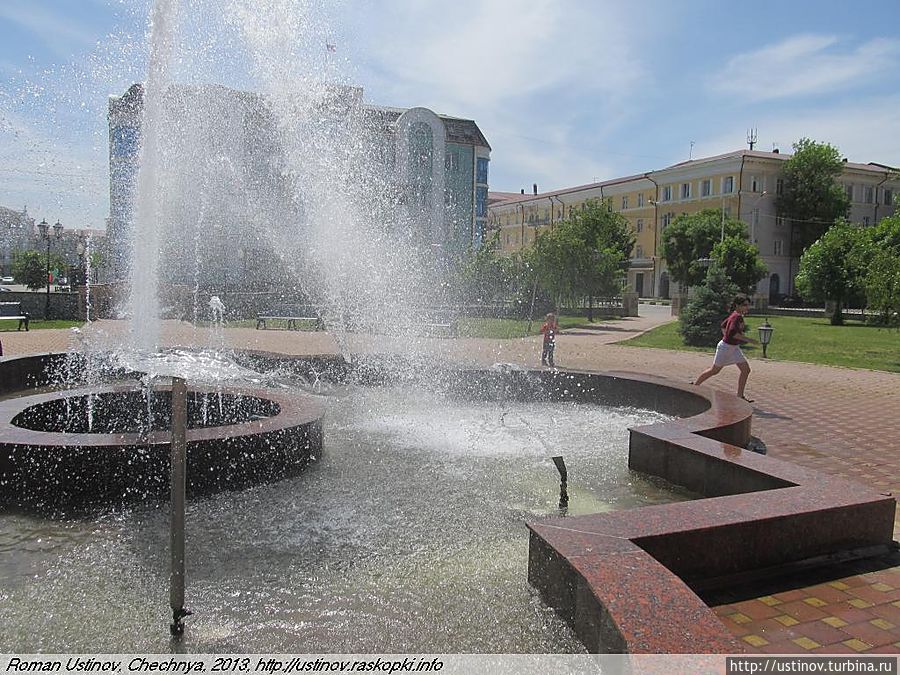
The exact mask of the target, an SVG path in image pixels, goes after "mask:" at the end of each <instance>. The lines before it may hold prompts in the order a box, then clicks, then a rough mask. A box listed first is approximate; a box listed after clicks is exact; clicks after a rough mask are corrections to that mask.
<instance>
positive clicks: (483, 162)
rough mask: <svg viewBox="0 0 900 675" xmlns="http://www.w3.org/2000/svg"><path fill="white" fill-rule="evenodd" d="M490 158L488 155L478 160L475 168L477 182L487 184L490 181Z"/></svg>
mask: <svg viewBox="0 0 900 675" xmlns="http://www.w3.org/2000/svg"><path fill="white" fill-rule="evenodd" d="M489 161H490V160H488V158H487V157H479V158H478V162H477V164H476V168H475V171H476V173H475V182H476V183H484V184H485V185H487V182H488V162H489Z"/></svg>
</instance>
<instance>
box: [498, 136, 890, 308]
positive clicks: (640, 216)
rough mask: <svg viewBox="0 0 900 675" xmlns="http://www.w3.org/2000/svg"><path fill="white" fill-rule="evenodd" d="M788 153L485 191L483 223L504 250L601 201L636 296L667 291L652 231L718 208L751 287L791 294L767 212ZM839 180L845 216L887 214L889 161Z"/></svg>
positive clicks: (857, 168)
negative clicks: (732, 226)
mask: <svg viewBox="0 0 900 675" xmlns="http://www.w3.org/2000/svg"><path fill="white" fill-rule="evenodd" d="M789 157H790V156H789V155H786V154H781V153H779V152H760V151H755V150H738V151H735V152H731V153H726V154H723V155H717V156H714V157H705V158H701V159H695V160H690V161H687V162H681V163H679V164H674V165H672V166H669V167H666V168H665V169H660V170H657V171H649V172H647V173H644V174H638V175H634V176H626V177H624V178H615V179H613V180H608V181H603V182H599V183H590V184H588V185H580V186H577V187H572V188H565V189H562V190H556V191H553V192H545V193H538V192H537V186H535V187H534V189H533V190H532V194H523V193H520V194H515V193H491V195H490V196H489V201H488V227H489V228H490V229H493V230H495V231H499V232H500V250H501V252H502V253H504V254H507V255H509V254H512V253H515V252H518V251H521V250H523V249H524V248H528V247H529V246H531V245H532V244H533V243H534V240H535V237H536V236H537V235H538V234H539V233H540V232H542V231H544V230H547V229H551V228H553V227H554V225H555V224H556V223H558V222H560V221H562V220H564V219H565V218H566V217H567V216H568V214H569V213H571V211H572V210H573V209H578V208H581V207H582V204H584V203H585V202H586V201H588V200H591V199H594V200H599V201H606V202H607V203H608V204H609V205H610V207H611V208H612V209H613V210H615V211H618V212H619V213H621V214H622V215H624V216H625V217H626V218H627V219H628V222H629V223H630V225H631V227H632V229H633V230H634V233H635V238H636V244H635V248H634V252H633V253H632V260H631V264H630V266H629V270H628V277H627V283H628V287H629V290H632V291H635V292H637V293H638V294H639V295H640V296H641V297H669V295H670V291H671V290H674V289H670V284H669V276H668V272H667V271H666V263H665V260H664V259H663V258H662V257H661V256H660V254H659V242H660V237H659V235H660V233H661V232H662V230H663V229H665V227H666V226H667V225H668V224H669V223H671V222H672V220H674V219H675V217H676V216H678V215H679V214H682V213H696V212H697V211H700V210H702V209H706V208H715V209H722V210H723V211H724V213H725V214H726V215H729V216H733V217H735V218H738V219H740V220H742V221H744V223H746V224H747V230H748V236H749V238H750V240H751V241H752V242H753V243H755V244H756V245H757V246H758V247H759V250H760V257H761V258H762V260H763V262H764V263H765V264H766V267H767V269H768V275H767V276H766V278H764V279H763V280H762V281H760V282H759V285H758V287H757V293H758V294H759V295H761V296H763V297H767V298H770V299H774V298H775V297H777V296H780V295H783V294H791V293H793V291H794V286H793V279H794V276H795V275H796V273H797V267H798V260H797V258H791V257H790V245H789V244H790V240H791V237H792V236H793V228H792V227H791V224H790V223H787V222H784V220H783V219H781V218H778V217H777V214H776V211H775V199H776V197H777V195H778V194H780V193H781V190H782V187H783V183H782V179H781V169H782V165H783V163H784V161H785V160H786V159H788V158H789ZM840 181H841V183H842V184H843V185H844V187H845V189H846V190H847V192H848V195H850V198H851V209H850V219H851V220H852V221H853V222H857V223H860V224H862V225H872V224H875V223H876V222H878V221H879V220H881V219H882V218H884V217H885V216H888V215H892V214H893V213H894V203H893V197H894V195H895V194H897V192H898V190H900V180H898V179H897V178H896V172H895V170H894V169H892V168H891V167H887V166H884V165H881V164H874V163H870V164H857V163H853V162H846V161H845V163H844V172H843V174H842V176H841V178H840ZM523 192H524V191H523Z"/></svg>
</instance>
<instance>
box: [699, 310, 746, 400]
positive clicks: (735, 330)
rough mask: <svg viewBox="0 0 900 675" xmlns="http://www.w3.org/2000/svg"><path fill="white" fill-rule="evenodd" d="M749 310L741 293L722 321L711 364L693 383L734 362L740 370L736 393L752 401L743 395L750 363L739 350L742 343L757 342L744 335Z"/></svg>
mask: <svg viewBox="0 0 900 675" xmlns="http://www.w3.org/2000/svg"><path fill="white" fill-rule="evenodd" d="M749 311H750V300H749V299H748V298H747V297H745V296H743V295H739V296H737V297H736V298H735V299H734V302H733V303H732V304H731V314H729V315H728V318H727V319H725V320H724V321H723V322H722V339H721V340H719V344H717V345H716V356H715V358H714V359H713V364H712V365H711V366H710V367H709V368H707V369H706V370H704V371H703V372H702V373H700V376H699V377H698V378H697V379H696V380H694V384H702V383H703V382H705V381H706V380H708V379H709V378H711V377H712V376H713V375H716V374H717V373H718V372H719V371H720V370H722V368H724V367H725V366H730V365H732V364H734V365H736V366H737V367H738V370H740V371H741V373H740V375H739V376H738V386H737V395H738V396H739V397H740V398H742V399H744V400H745V401H748V402H750V403H752V402H753V399H750V398H747V397H746V396H745V395H744V388H745V387H746V386H747V378H748V377H750V364H749V363H747V359H746V357H745V356H744V353H743V352H742V351H741V345H742V344H747V343H748V342H754V343H756V342H757V341H756V340H754V339H753V338H750V337H747V336H746V335H744V331H745V330H747V326H746V324H745V323H744V315H745V314H746V313H747V312H749Z"/></svg>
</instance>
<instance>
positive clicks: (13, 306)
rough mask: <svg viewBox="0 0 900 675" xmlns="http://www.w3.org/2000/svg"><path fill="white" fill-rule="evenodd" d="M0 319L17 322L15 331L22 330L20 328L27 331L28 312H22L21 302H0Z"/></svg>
mask: <svg viewBox="0 0 900 675" xmlns="http://www.w3.org/2000/svg"><path fill="white" fill-rule="evenodd" d="M0 319H6V320H9V321H18V322H19V327H18V328H17V329H16V330H22V326H25V330H28V319H29V317H28V312H23V311H22V303H21V302H0Z"/></svg>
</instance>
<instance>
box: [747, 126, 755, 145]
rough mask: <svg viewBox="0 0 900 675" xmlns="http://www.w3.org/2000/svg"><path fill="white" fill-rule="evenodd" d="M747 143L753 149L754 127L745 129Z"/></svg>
mask: <svg viewBox="0 0 900 675" xmlns="http://www.w3.org/2000/svg"><path fill="white" fill-rule="evenodd" d="M747 145H749V146H750V149H751V150H752V149H753V146H754V145H756V127H753V128H752V129H747Z"/></svg>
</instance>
